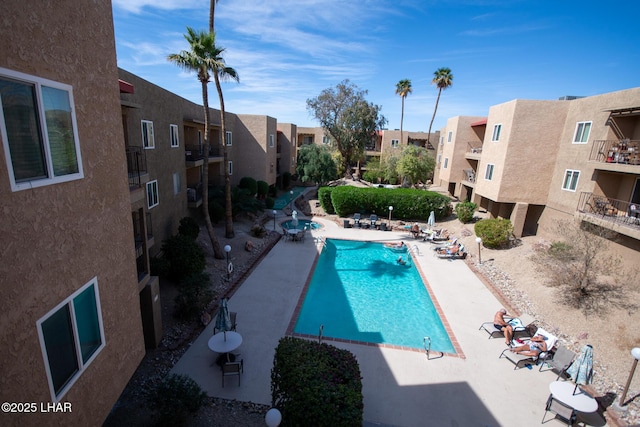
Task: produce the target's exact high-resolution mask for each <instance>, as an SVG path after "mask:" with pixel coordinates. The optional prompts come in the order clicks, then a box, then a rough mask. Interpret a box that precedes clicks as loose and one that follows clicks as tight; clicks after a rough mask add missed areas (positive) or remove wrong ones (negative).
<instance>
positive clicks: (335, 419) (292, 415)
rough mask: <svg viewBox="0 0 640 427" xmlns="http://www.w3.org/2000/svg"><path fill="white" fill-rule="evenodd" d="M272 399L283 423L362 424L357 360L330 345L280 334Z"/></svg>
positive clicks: (275, 357)
mask: <svg viewBox="0 0 640 427" xmlns="http://www.w3.org/2000/svg"><path fill="white" fill-rule="evenodd" d="M271 399H272V406H273V407H276V408H278V409H279V410H280V412H281V413H282V420H283V422H284V423H286V424H283V425H289V426H297V425H312V426H358V425H362V413H363V403H362V377H361V375H360V366H359V365H358V361H357V359H356V358H355V356H354V355H353V354H352V353H350V352H349V351H347V350H342V349H339V348H336V347H334V346H332V345H328V344H319V343H316V342H313V341H307V340H302V339H299V338H293V337H285V338H282V339H281V340H280V342H279V344H278V347H277V348H276V354H275V356H274V359H273V368H272V370H271Z"/></svg>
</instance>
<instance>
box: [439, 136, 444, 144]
mask: <svg viewBox="0 0 640 427" xmlns="http://www.w3.org/2000/svg"><path fill="white" fill-rule="evenodd" d="M440 145H444V136H441V137H440Z"/></svg>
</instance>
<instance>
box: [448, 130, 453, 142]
mask: <svg viewBox="0 0 640 427" xmlns="http://www.w3.org/2000/svg"><path fill="white" fill-rule="evenodd" d="M452 139H453V131H449V133H447V142H451V140H452Z"/></svg>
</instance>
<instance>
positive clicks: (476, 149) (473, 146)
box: [467, 141, 482, 154]
mask: <svg viewBox="0 0 640 427" xmlns="http://www.w3.org/2000/svg"><path fill="white" fill-rule="evenodd" d="M467 153H471V154H482V142H477V141H474V142H467Z"/></svg>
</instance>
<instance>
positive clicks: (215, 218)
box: [209, 199, 224, 224]
mask: <svg viewBox="0 0 640 427" xmlns="http://www.w3.org/2000/svg"><path fill="white" fill-rule="evenodd" d="M209 217H210V218H211V222H212V223H214V224H216V223H218V222H220V221H222V220H223V219H224V199H222V200H220V199H216V200H212V201H211V202H209Z"/></svg>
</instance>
